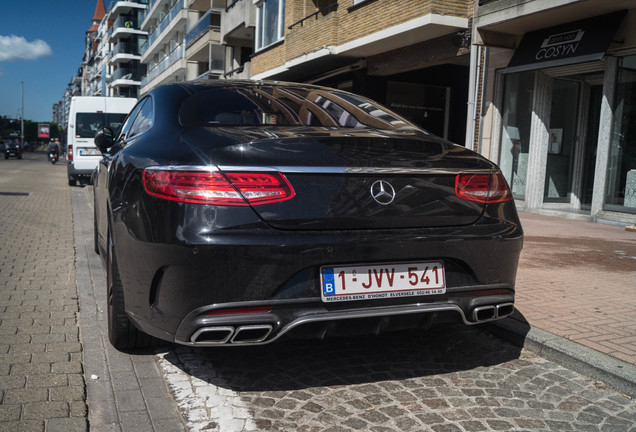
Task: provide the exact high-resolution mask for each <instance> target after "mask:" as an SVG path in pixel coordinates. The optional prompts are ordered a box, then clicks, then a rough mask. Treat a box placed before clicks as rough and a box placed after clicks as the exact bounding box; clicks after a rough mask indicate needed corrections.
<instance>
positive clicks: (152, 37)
mask: <svg viewBox="0 0 636 432" xmlns="http://www.w3.org/2000/svg"><path fill="white" fill-rule="evenodd" d="M155 1H156V0H155ZM185 7H186V5H185V0H177V1H176V2H175V4H174V6H172V9H170V12H168V14H167V15H166V16H165V17H164V18H163V19H162V20H161V22H160V23H159V25H158V26H157V28H156V29H155V31H153V32H152V34H149V35H148V40H147V41H146V43H145V44H144V45H143V46H142V47H141V52H142V53H143V52H146V50H148V47H150V45H152V44H153V42H154V41H156V40H157V37H158V36H159V35H160V34H161V32H163V31H164V30H165V29H166V27H168V24H170V21H172V19H173V18H174V17H175V16H177V14H178V13H179V12H180V11H181V9H185Z"/></svg>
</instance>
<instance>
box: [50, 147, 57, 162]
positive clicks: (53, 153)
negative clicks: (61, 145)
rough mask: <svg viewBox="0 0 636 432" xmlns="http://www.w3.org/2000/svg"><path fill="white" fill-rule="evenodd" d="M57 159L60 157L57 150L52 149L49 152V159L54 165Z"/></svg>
mask: <svg viewBox="0 0 636 432" xmlns="http://www.w3.org/2000/svg"><path fill="white" fill-rule="evenodd" d="M57 159H58V155H57V151H55V150H52V151H51V152H50V153H49V161H50V162H51V163H52V164H53V165H55V162H57Z"/></svg>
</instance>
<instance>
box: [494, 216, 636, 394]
mask: <svg viewBox="0 0 636 432" xmlns="http://www.w3.org/2000/svg"><path fill="white" fill-rule="evenodd" d="M520 217H521V223H522V225H523V228H524V232H525V241H524V248H523V252H522V253H521V260H520V262H519V270H518V273H517V283H516V300H515V307H516V312H515V314H514V315H513V316H512V317H511V318H508V319H506V320H504V321H502V322H500V325H499V327H501V328H505V329H506V330H508V331H512V332H513V333H516V334H517V336H521V337H522V338H523V339H525V340H524V341H523V343H524V344H525V345H526V346H527V347H529V348H531V349H533V350H535V351H536V350H538V351H540V352H539V354H541V355H544V354H546V352H547V350H550V351H554V355H555V356H560V357H562V358H561V359H560V360H561V361H563V360H564V359H565V361H568V362H570V363H571V364H568V366H571V365H572V363H574V362H577V361H578V362H579V363H584V364H585V365H584V366H586V367H592V369H593V370H599V369H603V370H604V372H606V373H608V374H610V375H614V376H617V377H618V378H619V380H620V379H622V380H624V381H626V382H625V383H623V384H626V385H628V386H629V385H630V383H631V386H633V387H634V388H636V319H635V318H634V317H635V316H636V232H630V231H626V230H625V228H623V227H616V226H610V225H604V224H599V223H591V222H582V221H578V220H572V219H567V218H560V217H550V216H542V215H537V214H533V213H525V212H524V213H520ZM607 356H610V357H607ZM577 358H578V360H577ZM622 362H625V363H626V364H624V363H622ZM629 366H633V368H630V367H629ZM584 372H587V373H588V375H592V374H591V373H590V369H587V370H585V371H584ZM592 376H594V375H592ZM598 378H601V377H598ZM602 378H603V379H607V380H608V381H610V380H611V378H612V377H608V376H604V377H602ZM615 384H617V383H615ZM622 387H623V388H625V386H624V385H623V386H622Z"/></svg>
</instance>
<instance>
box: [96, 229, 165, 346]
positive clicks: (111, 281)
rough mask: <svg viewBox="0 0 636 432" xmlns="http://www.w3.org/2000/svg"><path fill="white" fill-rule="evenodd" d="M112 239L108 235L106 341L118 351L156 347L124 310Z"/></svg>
mask: <svg viewBox="0 0 636 432" xmlns="http://www.w3.org/2000/svg"><path fill="white" fill-rule="evenodd" d="M111 240H112V238H111V236H110V235H109V242H108V254H107V255H108V256H107V266H106V267H107V268H106V273H107V275H106V276H107V288H108V290H107V298H106V300H107V309H108V339H109V340H110V343H111V344H112V345H113V346H114V347H115V348H117V349H119V350H125V349H134V348H148V347H151V346H155V345H157V342H158V341H157V340H156V339H155V338H153V337H151V336H149V335H147V334H145V333H143V332H141V331H140V330H139V329H137V328H136V327H135V326H134V325H133V324H132V322H130V319H129V318H128V315H126V311H125V308H124V287H123V285H122V283H121V278H120V276H119V269H118V267H117V259H116V258H115V256H114V254H113V247H112V241H111Z"/></svg>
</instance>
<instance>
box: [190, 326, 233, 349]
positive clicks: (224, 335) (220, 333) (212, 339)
mask: <svg viewBox="0 0 636 432" xmlns="http://www.w3.org/2000/svg"><path fill="white" fill-rule="evenodd" d="M233 334H234V327H202V328H200V329H199V330H197V331H196V332H194V334H193V335H192V337H191V338H190V342H192V343H196V344H201V345H221V344H224V343H227V341H229V340H230V338H231V337H232V335H233Z"/></svg>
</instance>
